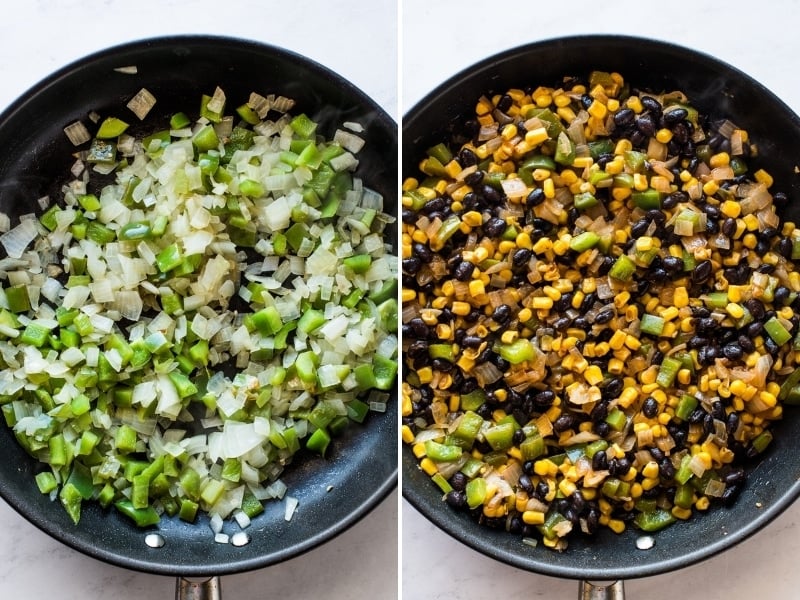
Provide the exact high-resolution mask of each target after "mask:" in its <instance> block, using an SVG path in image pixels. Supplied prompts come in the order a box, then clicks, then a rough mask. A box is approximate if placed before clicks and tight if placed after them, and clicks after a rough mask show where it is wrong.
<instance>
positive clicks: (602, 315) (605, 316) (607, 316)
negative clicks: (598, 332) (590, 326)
mask: <svg viewBox="0 0 800 600" xmlns="http://www.w3.org/2000/svg"><path fill="white" fill-rule="evenodd" d="M615 315H616V311H615V310H614V309H613V308H604V309H603V310H601V311H600V312H599V313H597V315H596V316H595V318H594V322H595V323H597V324H598V325H605V324H606V323H608V322H609V321H611V319H613V318H614V316H615Z"/></svg>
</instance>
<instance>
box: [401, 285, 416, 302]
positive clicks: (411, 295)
mask: <svg viewBox="0 0 800 600" xmlns="http://www.w3.org/2000/svg"><path fill="white" fill-rule="evenodd" d="M416 297H417V292H416V291H415V290H412V289H410V288H403V295H402V301H403V302H411V301H413V300H414V299H415V298H416Z"/></svg>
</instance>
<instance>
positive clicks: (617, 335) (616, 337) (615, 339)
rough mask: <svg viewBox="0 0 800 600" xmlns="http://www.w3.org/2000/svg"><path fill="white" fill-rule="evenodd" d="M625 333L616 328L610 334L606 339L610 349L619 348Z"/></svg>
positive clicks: (623, 341) (625, 335) (623, 343)
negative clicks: (609, 337)
mask: <svg viewBox="0 0 800 600" xmlns="http://www.w3.org/2000/svg"><path fill="white" fill-rule="evenodd" d="M626 337H627V334H626V333H625V332H624V331H622V330H620V329H617V330H616V331H615V332H614V334H613V335H612V336H611V339H609V340H608V345H609V347H610V348H611V349H612V350H620V349H621V348H622V347H623V346H624V345H625V338H626Z"/></svg>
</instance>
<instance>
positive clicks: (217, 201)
mask: <svg viewBox="0 0 800 600" xmlns="http://www.w3.org/2000/svg"><path fill="white" fill-rule="evenodd" d="M155 102H156V99H155V98H153V96H152V95H151V94H149V93H148V92H147V90H142V92H140V93H139V94H137V95H136V96H135V97H134V99H133V100H131V103H129V104H128V108H130V109H131V110H132V111H133V112H134V114H136V116H137V117H139V118H140V119H141V118H144V117H145V116H146V114H147V112H148V111H149V110H150V109H151V108H152V106H153V104H154V103H155ZM200 104H201V106H200V112H199V118H196V119H191V118H190V117H188V116H187V115H186V114H184V113H178V114H175V115H173V116H172V117H171V119H170V121H169V128H168V129H164V130H160V131H156V132H155V133H151V134H150V135H148V136H146V137H144V138H139V137H134V136H131V135H129V134H128V130H129V124H128V123H127V122H126V121H125V120H123V119H122V118H119V117H116V116H108V117H106V118H105V119H102V120H101V118H100V115H92V116H93V117H95V119H96V120H95V122H97V123H99V126H98V127H97V128H96V133H95V134H94V135H90V134H89V133H88V128H87V127H86V125H84V124H83V123H81V122H77V123H73V124H72V125H70V126H68V127H67V128H66V129H65V132H66V133H67V135H68V137H69V139H70V140H71V141H72V142H73V143H74V144H76V145H78V146H79V150H78V151H77V154H76V156H77V160H76V163H75V165H74V166H73V168H72V175H73V176H74V178H73V179H72V180H71V181H69V183H67V184H66V185H64V187H63V198H59V199H58V201H57V202H53V203H51V205H50V206H49V207H48V203H49V199H47V198H44V199H42V200H41V203H42V205H43V206H42V207H43V209H45V210H44V212H43V214H41V215H40V216H39V217H37V216H35V215H33V214H30V215H24V216H23V217H22V218H21V219H20V222H19V224H16V225H15V226H14V227H13V228H11V229H10V230H8V231H7V232H6V233H4V234H3V235H2V236H0V243H2V245H3V247H4V248H5V250H6V253H7V256H6V257H5V258H3V259H2V260H0V274H1V275H2V279H3V280H4V281H3V285H2V292H0V365H1V366H2V370H1V371H0V405H2V413H3V416H4V417H5V421H6V423H7V424H8V426H9V427H11V428H13V432H14V434H15V436H16V438H17V440H18V441H19V443H20V444H21V445H22V446H23V447H24V448H25V450H26V451H27V452H28V453H30V454H31V455H32V456H34V457H36V458H37V459H38V460H40V461H41V463H42V467H43V468H42V469H41V471H40V472H39V473H38V474H37V475H36V483H37V484H38V486H39V488H40V489H41V491H42V493H45V494H50V495H51V496H52V497H53V498H56V497H58V498H59V499H60V501H61V503H62V504H63V505H64V507H65V509H66V510H67V512H68V513H69V515H70V516H71V517H72V519H73V520H74V521H75V522H76V523H77V522H78V520H79V518H80V513H81V506H82V503H83V502H84V501H88V500H97V501H98V502H99V503H100V504H101V505H102V506H104V507H106V506H110V505H113V506H115V507H116V508H117V509H118V510H119V511H120V512H122V513H123V514H125V515H127V516H129V517H130V518H131V519H133V521H134V522H135V523H136V524H137V525H140V526H146V525H152V524H156V523H158V522H159V520H160V518H161V515H162V514H167V515H170V516H172V515H178V516H179V517H180V518H181V519H184V520H187V521H194V520H195V519H196V516H197V514H198V511H205V512H207V513H209V514H210V515H211V516H212V522H213V521H214V520H216V522H217V525H219V521H220V519H223V518H226V517H228V516H234V517H236V520H237V521H238V523H239V524H240V525H246V524H247V523H249V519H250V518H251V517H253V516H255V515H257V514H258V513H260V512H261V511H262V510H263V505H262V501H263V500H266V499H269V498H284V494H285V493H286V485H285V484H284V483H283V482H282V481H281V479H280V475H281V473H282V471H283V469H284V467H285V466H286V465H287V464H288V463H289V462H290V461H291V460H292V457H293V456H294V455H295V454H296V453H297V452H298V451H300V450H301V448H307V449H308V450H309V451H311V452H315V453H319V454H322V455H325V454H326V451H327V449H328V446H329V443H330V441H331V438H332V437H333V436H336V435H338V434H340V433H341V432H343V431H344V429H345V428H346V427H347V426H348V423H350V422H352V421H355V422H358V423H361V422H363V421H364V420H365V419H366V418H367V415H368V413H369V411H370V410H371V409H372V410H374V411H383V410H385V408H386V402H387V400H388V396H389V394H388V392H387V390H390V389H392V388H393V386H394V385H395V378H396V371H397V357H396V352H397V338H396V330H397V300H396V293H397V275H396V273H397V258H396V257H395V256H392V249H391V247H390V246H389V245H388V244H387V241H386V239H385V231H384V229H385V228H386V227H387V225H390V226H391V224H392V223H393V221H394V219H393V217H391V216H390V215H388V214H386V213H385V212H384V210H383V199H382V197H381V196H380V195H379V194H377V193H376V192H374V191H372V190H369V189H368V188H366V187H365V186H364V185H363V183H362V182H361V180H360V179H358V178H357V177H355V176H354V175H353V171H355V169H356V167H357V165H358V162H359V161H358V152H359V151H360V150H361V148H362V146H363V144H364V140H363V139H362V138H361V137H359V135H358V133H359V132H361V131H362V130H361V127H360V126H359V125H358V124H356V123H344V124H343V126H342V128H340V129H338V130H337V131H336V133H335V135H334V136H333V139H330V140H327V139H324V137H323V136H322V135H321V134H320V132H319V131H318V130H317V124H316V123H315V122H314V121H312V119H311V118H309V117H308V116H306V115H305V114H298V115H296V116H292V115H291V114H290V112H289V111H290V110H291V109H292V108H293V105H294V102H293V101H291V100H290V99H288V98H285V97H282V96H277V97H276V96H274V95H270V96H266V97H265V96H261V95H259V94H255V93H254V94H252V95H251V96H250V98H249V99H248V101H247V102H246V103H244V104H241V105H240V106H238V108H236V111H235V115H234V114H226V111H225V105H226V97H225V93H224V91H223V90H221V89H219V88H217V90H216V91H215V93H214V94H213V95H212V96H203V98H202V101H201V103H200ZM231 112H232V111H231ZM90 127H92V125H91V124H90ZM67 178H68V174H65V179H67ZM6 220H7V219H6ZM6 229H8V228H6ZM344 451H346V450H344ZM286 499H287V507H291V510H289V508H287V519H288V518H290V517H291V514H290V512H293V510H294V507H295V506H296V501H294V499H292V498H291V497H290V496H286ZM217 529H219V527H217Z"/></svg>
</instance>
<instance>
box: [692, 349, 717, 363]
mask: <svg viewBox="0 0 800 600" xmlns="http://www.w3.org/2000/svg"><path fill="white" fill-rule="evenodd" d="M717 356H719V350H717V347H716V346H703V347H702V348H700V350H699V351H698V352H697V361H698V362H699V363H700V364H701V365H710V364H712V363H713V362H714V360H715V359H716V358H717Z"/></svg>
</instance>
